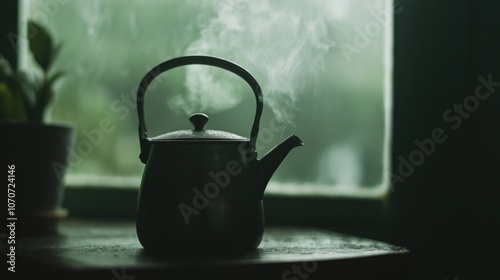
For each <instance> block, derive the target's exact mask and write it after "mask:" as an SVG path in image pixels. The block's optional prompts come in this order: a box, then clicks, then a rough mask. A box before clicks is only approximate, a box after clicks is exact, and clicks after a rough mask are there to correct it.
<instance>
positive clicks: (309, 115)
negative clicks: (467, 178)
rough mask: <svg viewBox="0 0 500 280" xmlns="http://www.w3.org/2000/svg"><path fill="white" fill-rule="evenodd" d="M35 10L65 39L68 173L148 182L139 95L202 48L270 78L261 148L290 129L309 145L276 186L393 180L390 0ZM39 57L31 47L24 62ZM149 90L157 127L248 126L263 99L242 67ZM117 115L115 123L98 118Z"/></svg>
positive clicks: (362, 191) (172, 79)
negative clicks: (202, 119)
mask: <svg viewBox="0 0 500 280" xmlns="http://www.w3.org/2000/svg"><path fill="white" fill-rule="evenodd" d="M26 3H27V5H26V7H25V9H26V10H27V11H28V18H30V19H33V20H35V21H37V22H39V23H41V24H43V25H45V26H47V28H48V29H49V31H50V32H51V33H52V34H53V35H54V37H55V41H56V42H58V43H61V44H62V50H61V53H60V56H59V57H58V59H57V62H56V65H55V67H56V68H58V69H65V70H66V71H67V75H66V77H65V79H64V81H63V82H61V83H60V84H59V85H58V88H57V91H58V93H57V95H56V99H55V103H54V106H53V108H52V110H51V111H50V112H48V114H47V118H48V119H49V120H50V121H51V122H71V123H74V124H75V125H76V131H77V139H76V140H75V147H74V149H73V155H72V157H71V160H70V164H69V167H70V169H69V171H70V172H69V174H68V175H69V176H67V180H68V182H69V183H70V184H71V182H73V183H75V182H82V181H85V182H87V183H88V182H91V181H92V180H97V181H99V182H101V183H102V182H103V180H107V182H108V184H111V185H112V184H115V185H118V186H123V185H131V186H136V187H137V186H139V181H140V176H141V175H142V172H143V164H142V163H141V162H140V161H139V158H138V155H139V145H138V135H137V123H138V121H137V113H136V110H135V102H134V101H135V94H136V88H137V86H138V83H139V81H140V79H141V78H142V77H143V76H144V75H145V74H146V72H147V71H149V70H150V69H151V68H153V67H154V66H156V65H157V64H159V63H161V62H163V61H165V60H168V59H170V58H174V57H178V56H183V55H190V54H203V55H214V56H218V57H221V58H225V59H228V60H230V61H233V62H235V63H237V64H240V65H241V66H243V67H244V68H246V69H248V70H249V71H250V72H251V73H253V74H254V75H255V77H256V79H257V81H258V82H259V83H260V85H261V87H262V88H263V94H264V98H265V100H264V102H265V108H264V114H263V118H262V120H261V123H260V126H261V132H260V134H259V139H258V141H257V144H258V146H257V148H258V151H259V154H260V155H263V154H264V153H265V152H267V151H268V150H269V149H271V148H272V147H273V146H274V145H275V144H277V143H279V142H280V140H282V139H283V138H285V137H286V136H288V135H289V134H292V133H293V134H296V135H297V136H299V137H300V138H301V139H302V140H303V141H304V143H305V146H304V147H303V148H299V149H296V150H294V151H292V152H291V153H290V155H289V156H288V157H287V159H285V161H284V162H283V163H282V165H281V166H280V168H279V169H278V171H277V172H276V173H275V175H274V176H273V180H272V181H271V182H270V184H269V186H268V190H267V192H269V193H288V194H314V195H327V196H349V197H351V196H363V197H367V196H368V197H378V196H380V195H383V194H384V193H385V192H386V191H387V190H388V187H389V182H388V179H389V178H388V174H389V168H390V166H389V139H390V137H389V135H390V132H391V119H390V116H391V87H390V84H391V63H392V62H391V55H390V54H391V46H392V45H391V44H392V40H391V37H392V14H393V8H394V7H393V6H392V2H391V1H388V0H376V1H373V0H364V1H348V0H334V1H326V0H315V1H307V2H305V1H283V0H282V1H269V0H258V1H246V0H238V1H223V0H221V1H216V0H213V1H173V0H170V1H164V0H161V1H160V0H150V1H132V0H127V1H99V0H91V1H44V2H42V1H27V2H26ZM24 63H25V65H29V64H30V58H29V57H28V58H27V59H26V61H25V62H24ZM156 81H157V83H156V84H155V85H157V86H155V87H154V88H153V87H151V89H150V90H149V91H148V94H147V95H146V101H145V103H146V107H145V110H146V121H147V124H148V128H149V131H150V133H149V134H150V135H151V136H156V135H159V134H163V133H166V132H169V131H174V130H180V129H189V128H190V124H189V122H188V116H189V115H190V114H192V113H196V112H203V113H206V114H208V115H209V116H210V118H211V119H210V122H209V124H208V125H207V127H208V128H210V129H218V130H225V131H230V132H233V133H236V134H239V135H242V136H246V137H248V136H249V133H250V126H251V122H252V120H253V114H254V108H255V103H254V98H253V96H252V93H251V91H250V89H249V88H248V86H246V84H245V83H244V82H243V81H240V80H239V79H238V78H237V77H235V76H234V75H231V74H228V73H226V72H224V71H223V70H220V69H215V68H210V67H205V66H202V67H191V66H188V67H184V68H179V69H174V70H172V71H170V72H168V73H167V74H164V75H161V76H160V77H158V78H157V80H156ZM103 120H106V122H110V123H111V126H110V127H108V129H107V130H106V131H103V130H102V129H100V123H101V122H102V121H103Z"/></svg>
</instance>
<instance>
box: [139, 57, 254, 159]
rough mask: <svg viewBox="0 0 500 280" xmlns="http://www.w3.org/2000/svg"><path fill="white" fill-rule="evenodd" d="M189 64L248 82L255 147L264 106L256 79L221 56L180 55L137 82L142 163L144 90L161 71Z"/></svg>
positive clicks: (146, 153) (144, 152) (146, 152)
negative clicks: (252, 99) (252, 98)
mask: <svg viewBox="0 0 500 280" xmlns="http://www.w3.org/2000/svg"><path fill="white" fill-rule="evenodd" d="M190 64H201V65H208V66H214V67H218V68H222V69H224V70H228V71H230V72H232V73H234V74H236V75H238V76H239V77H240V78H242V79H243V80H245V81H246V82H247V83H248V85H250V87H251V88H252V90H253V92H254V94H255V99H256V101H257V106H256V111H255V118H254V121H253V126H252V130H251V132H250V144H251V145H252V148H254V149H255V144H256V141H257V135H258V134H259V122H260V117H261V115H262V109H263V107H264V100H263V99H264V98H263V96H262V90H261V88H260V85H259V84H258V83H257V80H255V78H254V77H253V76H252V74H250V73H249V72H248V71H247V70H245V69H244V68H243V67H241V66H239V65H237V64H235V63H232V62H230V61H227V60H224V59H222V58H218V57H214V56H203V55H193V56H182V57H177V58H173V59H170V60H167V61H165V62H163V63H160V64H158V65H157V66H156V67H154V68H153V69H151V70H150V71H149V72H148V73H146V75H145V76H144V78H142V80H141V83H140V84H139V88H138V90H137V113H138V114H139V142H140V145H141V154H140V156H139V157H140V159H141V161H142V162H143V163H146V162H147V158H148V156H149V149H150V147H149V143H148V139H147V136H148V131H147V128H146V122H145V119H144V96H145V95H146V90H147V89H148V86H149V85H150V84H151V82H152V81H153V80H154V79H155V78H156V77H157V76H159V75H160V74H161V73H163V72H166V71H168V70H170V69H173V68H177V67H180V66H185V65H190Z"/></svg>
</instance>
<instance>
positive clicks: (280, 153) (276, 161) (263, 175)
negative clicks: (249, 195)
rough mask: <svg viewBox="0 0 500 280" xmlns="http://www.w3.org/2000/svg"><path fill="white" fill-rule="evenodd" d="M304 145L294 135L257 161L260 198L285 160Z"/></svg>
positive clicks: (257, 183)
mask: <svg viewBox="0 0 500 280" xmlns="http://www.w3.org/2000/svg"><path fill="white" fill-rule="evenodd" d="M303 145H304V143H303V142H302V140H300V139H299V137H297V136H295V135H292V136H290V137H288V138H287V139H285V140H283V141H282V142H281V143H279V144H278V145H277V146H276V147H274V148H273V149H271V150H270V151H269V152H268V153H267V154H266V155H265V156H264V157H262V158H261V159H259V160H258V161H257V164H256V165H257V166H256V167H257V168H256V169H257V170H256V174H255V176H256V187H257V189H258V192H257V193H258V194H259V195H260V196H259V198H262V196H263V195H264V191H265V189H266V186H267V183H268V182H269V180H271V177H272V176H273V174H274V172H275V171H276V169H277V168H278V166H279V165H280V164H281V162H282V161H283V159H284V158H285V157H286V156H287V155H288V153H289V152H290V151H291V150H292V149H293V148H295V147H298V146H303Z"/></svg>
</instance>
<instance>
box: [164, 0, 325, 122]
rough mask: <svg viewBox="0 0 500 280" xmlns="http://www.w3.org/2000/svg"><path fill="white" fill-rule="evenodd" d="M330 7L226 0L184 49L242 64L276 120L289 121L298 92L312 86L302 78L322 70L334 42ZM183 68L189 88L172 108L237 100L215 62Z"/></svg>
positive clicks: (206, 107)
mask: <svg viewBox="0 0 500 280" xmlns="http://www.w3.org/2000/svg"><path fill="white" fill-rule="evenodd" d="M331 8H332V5H331V1H328V0H319V1H304V0H230V1H226V2H223V3H221V4H218V5H217V6H215V15H214V17H212V18H211V19H209V21H208V22H206V23H203V26H202V28H201V32H200V36H199V38H198V39H197V40H195V41H194V42H192V43H191V44H190V45H189V47H188V49H187V50H186V52H185V54H186V55H194V54H201V55H213V56H218V57H221V58H224V59H228V60H230V61H233V62H235V63H237V64H239V65H241V66H243V67H244V68H245V69H247V70H249V71H250V72H251V73H252V74H253V75H254V76H255V77H256V79H257V81H258V82H259V84H260V85H261V87H262V90H263V94H264V99H265V103H266V104H267V105H269V106H270V107H271V108H272V110H273V112H274V115H275V117H276V119H277V120H278V121H281V122H286V123H289V122H290V121H291V119H292V118H293V115H294V111H295V110H296V103H297V99H298V96H299V95H300V94H301V93H303V92H304V93H307V91H310V90H309V89H304V85H305V83H306V82H307V81H310V80H312V79H314V77H316V76H317V75H318V74H319V73H320V72H321V71H323V70H324V65H323V61H324V59H325V55H326V54H327V52H328V51H329V49H330V48H331V47H332V46H334V44H335V43H334V41H333V40H331V39H330V38H329V34H328V27H329V24H330V21H331V18H332V14H333V13H331V12H330V13H328V12H325V11H328V10H329V9H331ZM186 71H187V73H186V82H185V83H186V87H187V89H188V93H187V94H185V95H178V96H176V97H175V98H174V99H173V100H172V101H171V103H170V106H171V107H172V109H177V110H179V109H181V110H183V111H184V112H185V113H187V114H190V113H194V112H195V111H206V112H217V111H223V110H227V109H230V108H233V107H234V106H236V105H237V104H238V103H239V102H241V100H242V98H243V96H241V95H237V94H235V90H236V89H237V88H236V86H235V83H234V80H230V79H227V78H226V77H224V78H218V77H217V72H216V71H215V69H214V68H213V67H207V66H191V67H188V68H186ZM235 79H236V77H235ZM214 96H217V98H214Z"/></svg>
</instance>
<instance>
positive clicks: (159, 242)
mask: <svg viewBox="0 0 500 280" xmlns="http://www.w3.org/2000/svg"><path fill="white" fill-rule="evenodd" d="M188 64H202V65H208V66H215V67H219V68H222V69H225V70H228V71H231V72H233V73H234V74H236V75H238V76H240V77H241V78H242V79H244V80H245V81H246V82H247V83H248V84H249V85H250V87H251V88H252V90H253V92H254V94H255V100H256V103H257V106H256V114H255V117H254V122H253V126H252V129H251V132H250V138H249V139H247V138H245V137H241V136H238V135H235V134H232V133H228V132H224V131H219V130H207V129H205V127H204V126H205V125H206V124H207V122H208V120H209V118H208V116H207V115H205V114H201V113H197V114H193V115H192V116H191V117H190V119H189V120H190V121H191V123H192V124H193V126H194V128H193V129H192V130H181V131H175V132H170V133H166V134H163V135H160V136H157V137H154V138H149V137H148V135H147V129H146V123H145V119H144V104H143V102H144V97H145V93H146V90H147V87H148V85H149V84H150V83H151V82H152V81H153V79H154V78H155V77H156V76H158V75H159V74H161V73H163V72H165V71H167V70H169V69H172V68H175V67H179V66H184V65H188ZM262 109H263V97H262V92H261V89H260V86H259V84H258V83H257V81H256V80H255V79H254V78H253V76H252V75H251V74H250V73H249V72H247V71H246V70H245V69H243V68H242V67H240V66H238V65H236V64H234V63H232V62H229V61H227V60H224V59H221V58H216V57H210V56H184V57H178V58H174V59H171V60H168V61H166V62H163V63H161V64H159V65H158V66H156V67H155V68H154V69H152V70H151V71H149V72H148V73H147V74H146V75H145V76H144V78H143V79H142V81H141V83H140V86H139V88H138V92H137V111H138V114H139V142H140V147H141V154H140V156H139V158H140V159H141V161H142V162H143V163H145V164H146V166H145V168H144V173H143V177H142V182H141V187H140V191H139V196H138V205H137V217H136V232H137V236H138V239H139V241H140V243H141V245H142V246H143V247H144V248H145V249H146V250H150V251H158V252H163V253H182V252H184V253H186V252H196V253H220V252H228V251H230V252H243V251H248V250H252V249H255V248H257V247H258V246H259V244H260V242H261V240H262V236H263V233H264V207H263V201H262V198H263V194H264V190H265V188H266V186H267V183H268V182H269V180H270V178H271V176H272V175H273V173H274V171H275V170H276V169H277V167H278V166H279V165H280V163H281V162H282V160H283V159H284V158H285V157H286V155H287V154H288V152H289V151H290V150H292V149H293V148H295V147H297V146H301V145H303V143H302V141H301V140H300V139H299V138H298V137H297V136H295V135H292V136H290V137H288V138H287V139H286V140H284V141H282V142H281V143H280V144H278V145H277V146H276V147H275V148H273V149H272V150H271V151H270V152H268V153H267V154H266V155H265V156H264V157H262V158H258V157H257V151H256V149H255V147H256V139H257V135H258V132H259V121H260V117H261V114H262Z"/></svg>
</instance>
